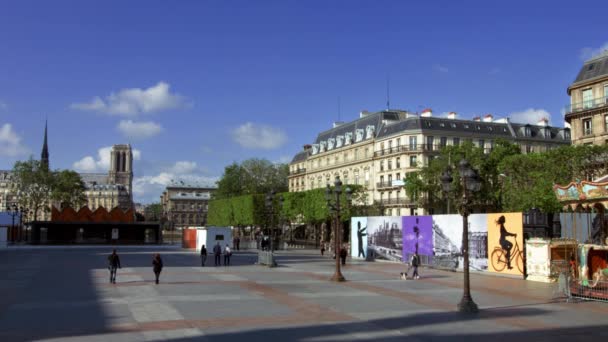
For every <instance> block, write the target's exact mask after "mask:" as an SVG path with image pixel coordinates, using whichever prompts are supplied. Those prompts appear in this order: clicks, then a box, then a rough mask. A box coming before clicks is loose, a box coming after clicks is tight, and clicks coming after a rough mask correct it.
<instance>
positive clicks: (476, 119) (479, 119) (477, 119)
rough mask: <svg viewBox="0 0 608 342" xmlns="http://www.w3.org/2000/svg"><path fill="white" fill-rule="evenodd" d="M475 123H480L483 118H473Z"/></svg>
mask: <svg viewBox="0 0 608 342" xmlns="http://www.w3.org/2000/svg"><path fill="white" fill-rule="evenodd" d="M473 121H477V122H479V121H481V118H480V117H479V116H476V117H474V118H473Z"/></svg>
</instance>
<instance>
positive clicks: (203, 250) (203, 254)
mask: <svg viewBox="0 0 608 342" xmlns="http://www.w3.org/2000/svg"><path fill="white" fill-rule="evenodd" d="M206 262H207V248H205V245H203V246H202V247H201V267H205V263H206Z"/></svg>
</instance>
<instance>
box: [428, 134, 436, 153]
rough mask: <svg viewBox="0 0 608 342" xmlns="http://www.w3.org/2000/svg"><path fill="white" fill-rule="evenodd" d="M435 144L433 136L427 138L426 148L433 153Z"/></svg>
mask: <svg viewBox="0 0 608 342" xmlns="http://www.w3.org/2000/svg"><path fill="white" fill-rule="evenodd" d="M434 144H435V138H434V137H432V136H428V137H426V148H427V149H428V150H429V151H432V150H433V148H434Z"/></svg>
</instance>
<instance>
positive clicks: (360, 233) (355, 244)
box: [350, 217, 368, 259]
mask: <svg viewBox="0 0 608 342" xmlns="http://www.w3.org/2000/svg"><path fill="white" fill-rule="evenodd" d="M350 227H351V228H350V229H351V232H350V255H351V257H352V258H356V259H366V258H367V255H368V250H367V217H352V218H351V219H350Z"/></svg>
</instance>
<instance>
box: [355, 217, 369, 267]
mask: <svg viewBox="0 0 608 342" xmlns="http://www.w3.org/2000/svg"><path fill="white" fill-rule="evenodd" d="M366 230H367V227H363V228H361V221H359V222H357V240H358V241H357V242H358V245H359V254H357V257H361V256H362V257H363V258H365V251H364V250H363V237H364V236H367V233H366V232H365V231H366Z"/></svg>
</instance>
